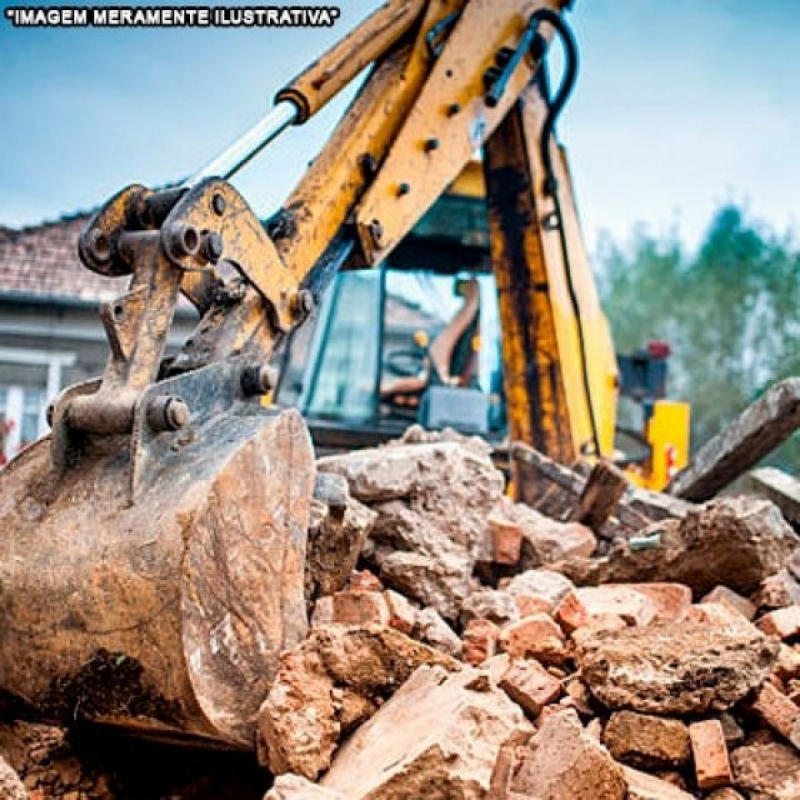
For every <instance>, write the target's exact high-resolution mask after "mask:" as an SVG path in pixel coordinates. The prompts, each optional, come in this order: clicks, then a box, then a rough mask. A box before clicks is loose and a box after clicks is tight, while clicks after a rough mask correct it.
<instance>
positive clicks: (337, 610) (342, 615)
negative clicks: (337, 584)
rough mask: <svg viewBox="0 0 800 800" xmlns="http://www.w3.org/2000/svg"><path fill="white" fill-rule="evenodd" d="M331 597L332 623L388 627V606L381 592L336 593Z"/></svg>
mask: <svg viewBox="0 0 800 800" xmlns="http://www.w3.org/2000/svg"><path fill="white" fill-rule="evenodd" d="M332 597H333V622H334V623H338V624H340V625H388V624H389V619H390V614H389V606H388V605H387V603H386V598H385V597H384V595H383V592H380V591H372V590H370V591H347V592H336V594H334V595H332Z"/></svg>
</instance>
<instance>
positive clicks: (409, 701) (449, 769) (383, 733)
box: [321, 666, 532, 800]
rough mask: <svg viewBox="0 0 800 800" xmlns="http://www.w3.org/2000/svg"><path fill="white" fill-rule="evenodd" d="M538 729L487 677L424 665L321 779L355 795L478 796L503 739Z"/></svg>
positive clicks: (474, 799)
mask: <svg viewBox="0 0 800 800" xmlns="http://www.w3.org/2000/svg"><path fill="white" fill-rule="evenodd" d="M531 730H532V728H531V726H530V723H528V722H527V721H526V720H525V718H524V716H523V714H522V711H521V710H520V709H519V708H518V707H517V706H516V704H514V703H512V702H511V700H509V699H508V698H507V697H506V696H505V695H504V694H503V693H502V692H501V691H500V690H499V689H496V688H494V687H493V686H492V685H491V683H490V682H489V681H488V679H487V678H486V676H482V675H481V674H480V673H478V672H477V671H475V670H471V669H466V670H464V671H463V672H462V673H457V674H454V675H448V674H447V672H445V671H444V670H443V669H441V668H440V667H427V666H423V667H420V668H419V669H418V670H417V671H416V672H415V673H414V674H413V675H412V676H411V678H410V679H409V680H408V681H407V682H406V683H405V684H404V685H403V686H402V688H401V689H400V690H399V691H397V692H396V693H395V695H394V696H393V697H392V698H391V700H389V701H388V702H387V703H386V704H385V705H384V706H382V707H381V709H380V711H379V712H378V713H377V714H375V716H373V717H372V719H371V720H370V721H369V722H368V723H366V724H365V725H363V726H362V727H361V728H359V729H358V731H356V733H355V734H353V736H352V737H351V738H350V739H349V740H348V741H347V742H346V743H345V744H344V745H343V746H342V748H341V749H340V750H339V752H338V753H337V755H336V758H335V759H334V761H333V764H332V766H331V769H330V771H329V772H328V773H327V774H326V775H325V777H324V778H323V779H322V781H321V785H322V786H324V787H325V788H328V789H335V790H337V791H339V792H341V793H342V794H344V795H345V796H346V797H347V798H348V799H349V800H367V798H368V799H369V800H419V798H425V797H431V798H434V797H437V798H451V797H452V798H456V797H458V798H464V800H479V798H484V797H485V796H486V793H487V792H488V790H489V782H490V779H491V774H492V769H493V767H494V763H495V761H496V759H497V755H498V752H499V750H500V746H501V745H502V744H503V742H504V741H506V740H507V739H508V738H509V737H510V736H511V735H512V734H514V733H518V732H523V733H524V732H528V733H529V732H531Z"/></svg>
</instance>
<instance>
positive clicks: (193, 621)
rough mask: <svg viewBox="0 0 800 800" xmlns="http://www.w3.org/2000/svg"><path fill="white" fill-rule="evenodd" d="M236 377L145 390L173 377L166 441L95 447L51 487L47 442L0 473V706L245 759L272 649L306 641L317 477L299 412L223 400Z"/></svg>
mask: <svg viewBox="0 0 800 800" xmlns="http://www.w3.org/2000/svg"><path fill="white" fill-rule="evenodd" d="M236 369H237V364H236V362H235V361H234V362H230V363H226V364H223V365H214V366H211V367H208V368H206V369H204V370H199V371H198V372H197V373H191V374H190V375H185V376H182V377H181V378H178V379H174V381H170V380H167V381H165V382H162V383H160V384H157V385H155V386H153V387H151V389H150V390H149V391H148V394H149V395H150V397H149V399H148V398H145V400H146V401H147V402H150V403H151V404H152V401H153V398H154V397H156V396H157V395H158V394H159V393H161V394H162V395H163V393H167V394H169V392H170V391H171V390H170V384H171V383H176V382H178V381H179V382H180V384H181V386H180V391H181V393H182V396H183V397H184V398H185V399H186V401H187V402H188V403H190V404H191V406H192V420H191V423H190V424H189V425H187V426H185V427H183V428H181V430H179V431H175V432H169V433H164V432H162V433H160V434H158V435H149V436H148V435H145V436H142V435H141V433H142V431H141V430H139V434H140V436H139V438H138V440H137V441H136V442H135V446H133V447H129V446H128V439H129V437H121V436H111V437H99V438H98V439H97V440H93V441H92V443H91V444H90V445H89V446H88V447H87V448H86V449H85V450H84V452H83V453H82V455H81V458H80V461H79V462H78V463H77V464H76V465H74V466H73V467H72V468H71V469H69V470H67V471H65V472H64V473H63V474H61V475H59V476H58V479H57V480H56V479H55V478H54V475H53V467H52V465H51V460H52V459H51V455H52V454H51V447H53V446H54V439H55V438H56V437H55V434H54V435H52V436H49V437H46V438H45V439H42V440H40V441H39V442H37V443H36V444H35V445H34V446H32V447H31V448H29V449H28V450H26V451H25V452H23V453H22V454H21V455H20V456H19V457H17V458H16V459H15V460H14V461H13V462H11V463H10V464H9V465H8V466H7V468H6V469H4V470H3V471H2V472H0V529H2V531H3V535H2V537H0V618H2V625H1V626H0V691H2V694H3V699H4V700H6V701H10V702H13V703H16V704H18V708H19V709H21V710H23V711H27V712H29V713H35V714H36V715H37V716H38V717H41V718H44V719H51V720H58V721H64V720H69V721H70V722H72V721H74V720H90V721H94V722H101V723H105V724H109V725H113V726H119V727H122V728H125V729H133V730H135V731H136V732H137V733H138V734H140V735H149V736H151V737H154V738H171V739H176V738H178V739H187V740H190V741H204V742H206V743H208V744H212V745H220V746H223V747H233V748H252V743H253V720H254V717H255V714H256V711H257V709H258V705H259V703H260V702H261V701H262V700H263V698H264V696H265V694H266V692H267V689H268V687H269V685H270V682H271V680H272V678H273V677H274V675H275V671H276V667H277V662H278V656H279V653H280V651H281V650H283V649H284V648H288V647H292V646H293V645H295V644H297V643H298V642H299V641H301V640H302V638H303V637H304V635H305V632H306V610H305V601H304V593H303V569H304V559H305V541H306V540H305V537H306V531H307V528H308V516H309V506H310V501H311V495H312V492H313V485H314V471H315V467H314V457H313V450H312V447H311V442H310V437H309V435H308V432H307V429H306V427H305V424H304V422H303V420H302V419H301V418H300V416H299V415H298V414H296V413H295V412H293V411H285V412H283V413H270V412H267V411H266V410H264V409H262V408H261V407H260V406H259V404H258V402H252V403H247V402H241V401H239V400H237V398H235V397H232V396H225V394H226V388H225V387H228V388H230V387H236V386H238V380H237V377H238V376H237V374H236ZM203 373H206V374H205V375H203ZM208 373H211V374H208ZM209 387H212V388H211V390H209ZM172 391H174V387H173V389H172ZM134 439H135V440H136V436H135V435H134ZM134 462H138V463H139V466H140V467H143V473H142V476H141V481H140V483H139V485H138V486H137V488H136V491H135V493H134V494H132V493H131V483H130V479H131V474H132V469H133V468H134V466H135V464H134ZM132 497H133V501H131V498H132Z"/></svg>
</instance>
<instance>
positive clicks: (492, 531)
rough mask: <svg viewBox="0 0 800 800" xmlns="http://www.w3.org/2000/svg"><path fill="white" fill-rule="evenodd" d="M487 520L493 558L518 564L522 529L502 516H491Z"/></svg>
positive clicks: (498, 561)
mask: <svg viewBox="0 0 800 800" xmlns="http://www.w3.org/2000/svg"><path fill="white" fill-rule="evenodd" d="M486 521H487V523H488V526H489V535H490V536H491V538H492V560H493V561H494V562H495V563H496V564H506V565H508V566H514V565H515V564H518V563H519V557H520V553H521V552H522V538H523V537H522V529H521V528H520V527H519V525H517V524H516V523H515V522H511V521H510V520H507V519H504V518H502V517H497V516H490V517H489V518H488V519H487V520H486Z"/></svg>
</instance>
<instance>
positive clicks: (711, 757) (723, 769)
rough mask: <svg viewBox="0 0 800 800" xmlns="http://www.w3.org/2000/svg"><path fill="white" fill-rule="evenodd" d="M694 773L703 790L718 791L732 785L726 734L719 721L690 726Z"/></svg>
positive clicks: (713, 720)
mask: <svg viewBox="0 0 800 800" xmlns="http://www.w3.org/2000/svg"><path fill="white" fill-rule="evenodd" d="M689 738H690V740H691V742H692V755H693V756H694V771H695V776H696V777H697V785H698V786H699V787H700V788H701V789H716V788H717V787H718V786H725V785H727V784H729V783H731V781H732V778H733V776H732V775H731V764H730V760H729V758H728V747H727V745H726V744H725V734H724V733H723V731H722V725H721V724H720V722H719V720H716V719H707V720H704V721H703V722H695V723H693V724H692V725H690V726H689Z"/></svg>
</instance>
